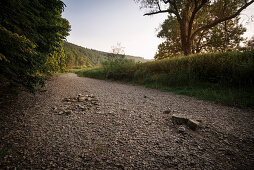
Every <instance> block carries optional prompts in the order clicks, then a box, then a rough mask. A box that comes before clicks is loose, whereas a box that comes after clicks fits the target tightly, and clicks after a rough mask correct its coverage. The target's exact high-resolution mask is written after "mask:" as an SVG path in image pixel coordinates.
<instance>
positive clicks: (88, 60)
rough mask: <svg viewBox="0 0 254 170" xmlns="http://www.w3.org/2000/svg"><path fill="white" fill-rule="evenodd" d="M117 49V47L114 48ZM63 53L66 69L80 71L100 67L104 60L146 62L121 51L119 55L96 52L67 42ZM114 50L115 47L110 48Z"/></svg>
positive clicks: (64, 44)
mask: <svg viewBox="0 0 254 170" xmlns="http://www.w3.org/2000/svg"><path fill="white" fill-rule="evenodd" d="M116 47H117V48H118V46H116ZM63 48H64V53H65V55H66V65H67V68H68V69H71V68H73V69H81V68H90V67H94V66H97V65H101V64H102V63H103V62H104V61H106V60H114V59H117V58H125V59H130V60H134V61H135V62H145V61H146V60H145V59H144V58H141V57H134V56H130V55H124V54H123V49H122V47H121V50H120V52H121V53H119V54H115V53H117V51H116V50H113V49H112V52H115V53H107V52H102V51H97V50H93V49H88V48H84V47H81V46H77V45H74V44H71V43H69V42H66V41H65V42H64V43H63ZM112 48H115V47H112Z"/></svg>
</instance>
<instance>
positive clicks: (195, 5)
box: [135, 0, 254, 55]
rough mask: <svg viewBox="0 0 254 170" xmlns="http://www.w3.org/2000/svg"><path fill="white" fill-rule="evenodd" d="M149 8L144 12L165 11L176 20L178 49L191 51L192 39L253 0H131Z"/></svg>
mask: <svg viewBox="0 0 254 170" xmlns="http://www.w3.org/2000/svg"><path fill="white" fill-rule="evenodd" d="M135 1H137V2H139V3H141V6H142V7H144V8H148V9H150V11H149V12H148V13H146V14H145V15H154V14H159V13H168V14H170V15H172V16H173V17H175V18H176V21H177V22H178V24H179V31H180V38H181V50H182V52H183V53H184V55H189V54H191V51H192V49H193V42H194V41H195V39H196V38H197V37H198V36H200V35H202V34H203V33H204V32H206V31H209V30H210V29H212V28H213V27H215V26H216V25H218V24H220V23H222V22H224V21H228V20H231V19H233V18H235V17H237V16H239V14H240V13H241V12H242V11H243V10H244V9H246V8H247V7H248V6H249V5H251V4H252V3H253V2H254V0H215V1H209V0H195V1H190V0H135Z"/></svg>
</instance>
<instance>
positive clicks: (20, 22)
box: [0, 0, 70, 91]
mask: <svg viewBox="0 0 254 170" xmlns="http://www.w3.org/2000/svg"><path fill="white" fill-rule="evenodd" d="M0 6H1V10H0V37H1V41H0V47H1V49H0V85H1V84H3V83H7V84H10V85H15V86H16V85H18V86H19V85H22V86H23V87H25V88H27V89H29V90H30V91H34V86H35V85H36V84H37V83H41V84H43V78H42V75H45V74H49V73H52V72H57V71H61V70H64V68H65V54H64V53H63V49H62V40H63V39H64V38H65V37H66V36H67V35H68V32H69V31H70V25H69V22H68V21H67V20H66V19H64V18H62V17H61V14H62V12H63V10H64V3H63V2H62V1H61V0H33V1H31V0H22V1H21V0H5V1H1V2H0Z"/></svg>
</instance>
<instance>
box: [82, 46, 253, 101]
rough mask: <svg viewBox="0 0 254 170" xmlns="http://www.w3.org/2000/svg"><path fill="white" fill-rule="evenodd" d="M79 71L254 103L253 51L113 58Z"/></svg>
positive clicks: (219, 99) (160, 87) (196, 94)
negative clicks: (136, 60)
mask: <svg viewBox="0 0 254 170" xmlns="http://www.w3.org/2000/svg"><path fill="white" fill-rule="evenodd" d="M78 74H79V75H80V76H87V77H93V78H100V79H112V80H120V81H128V82H134V83H138V84H142V85H145V86H149V87H153V88H159V89H168V90H170V91H175V92H176V93H180V94H187V95H190V96H196V97H199V98H202V99H207V100H213V101H218V102H221V103H225V104H230V105H243V106H253V105H254V98H253V97H252V96H254V89H253V87H254V76H253V75H254V51H247V52H226V53H209V54H196V55H190V56H183V57H177V58H170V59H163V60H158V61H150V62H146V63H134V62H133V61H129V60H126V59H121V60H112V61H107V62H104V63H103V65H102V66H101V67H99V68H95V69H90V70H83V71H81V72H80V73H78ZM179 89H181V90H180V91H181V92H179Z"/></svg>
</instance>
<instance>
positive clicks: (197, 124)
mask: <svg viewBox="0 0 254 170" xmlns="http://www.w3.org/2000/svg"><path fill="white" fill-rule="evenodd" d="M187 126H188V127H189V128H190V129H191V130H197V129H198V128H200V127H201V123H200V122H198V121H195V120H192V119H189V120H188V121H187Z"/></svg>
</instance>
